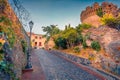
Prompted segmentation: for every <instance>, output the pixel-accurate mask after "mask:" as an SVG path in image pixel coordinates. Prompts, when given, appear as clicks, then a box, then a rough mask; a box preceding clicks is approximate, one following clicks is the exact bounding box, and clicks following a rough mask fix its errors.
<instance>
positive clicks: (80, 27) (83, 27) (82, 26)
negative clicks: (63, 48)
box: [76, 24, 92, 34]
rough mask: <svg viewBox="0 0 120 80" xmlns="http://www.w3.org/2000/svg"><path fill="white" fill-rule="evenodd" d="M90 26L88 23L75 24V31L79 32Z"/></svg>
mask: <svg viewBox="0 0 120 80" xmlns="http://www.w3.org/2000/svg"><path fill="white" fill-rule="evenodd" d="M91 27H92V26H91V25H90V24H79V25H78V26H76V31H77V32H78V33H79V34H80V33H81V32H82V31H83V30H84V29H89V28H91Z"/></svg>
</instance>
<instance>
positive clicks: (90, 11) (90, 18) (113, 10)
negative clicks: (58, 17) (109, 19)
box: [80, 2, 120, 27]
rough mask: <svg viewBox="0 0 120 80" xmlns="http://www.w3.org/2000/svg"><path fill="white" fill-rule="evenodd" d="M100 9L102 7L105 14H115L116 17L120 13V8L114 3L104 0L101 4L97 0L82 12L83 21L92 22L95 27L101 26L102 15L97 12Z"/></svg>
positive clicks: (81, 18)
mask: <svg viewBox="0 0 120 80" xmlns="http://www.w3.org/2000/svg"><path fill="white" fill-rule="evenodd" d="M98 9H102V12H103V14H113V16H115V17H117V16H118V14H119V13H120V8H118V7H117V5H114V4H113V3H108V2H103V3H102V4H101V5H99V4H98V3H97V2H96V3H94V4H93V5H92V6H88V7H86V9H85V10H83V11H82V12H81V14H80V20H81V22H82V23H87V24H91V25H92V26H94V27H98V26H100V25H101V23H100V17H99V16H98V15H97V14H96V13H97V10H98Z"/></svg>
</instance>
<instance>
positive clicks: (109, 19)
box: [101, 14, 120, 29]
mask: <svg viewBox="0 0 120 80" xmlns="http://www.w3.org/2000/svg"><path fill="white" fill-rule="evenodd" d="M101 22H102V24H103V25H108V26H109V27H112V28H115V29H119V28H120V27H119V26H120V16H119V17H117V18H115V17H114V16H113V15H111V14H106V15H104V16H103V18H102V19H101Z"/></svg>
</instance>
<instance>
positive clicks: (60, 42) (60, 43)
mask: <svg viewBox="0 0 120 80" xmlns="http://www.w3.org/2000/svg"><path fill="white" fill-rule="evenodd" d="M55 44H56V48H57V47H59V48H62V49H66V48H67V46H66V44H67V43H66V40H65V39H64V38H62V37H58V38H57V39H55Z"/></svg>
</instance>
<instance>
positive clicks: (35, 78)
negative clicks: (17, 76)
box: [21, 51, 45, 80]
mask: <svg viewBox="0 0 120 80" xmlns="http://www.w3.org/2000/svg"><path fill="white" fill-rule="evenodd" d="M34 52H35V51H33V53H32V55H31V56H32V58H31V61H32V67H33V71H28V72H24V73H23V75H22V79H21V80H45V76H44V72H43V70H42V67H41V65H40V62H39V58H38V56H37V55H36V54H35V53H34Z"/></svg>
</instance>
